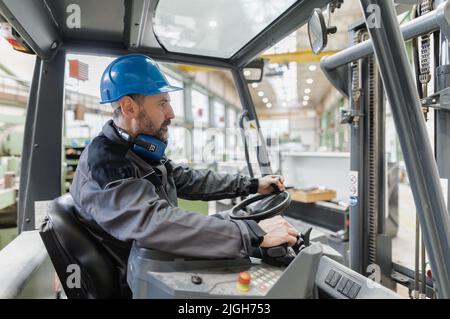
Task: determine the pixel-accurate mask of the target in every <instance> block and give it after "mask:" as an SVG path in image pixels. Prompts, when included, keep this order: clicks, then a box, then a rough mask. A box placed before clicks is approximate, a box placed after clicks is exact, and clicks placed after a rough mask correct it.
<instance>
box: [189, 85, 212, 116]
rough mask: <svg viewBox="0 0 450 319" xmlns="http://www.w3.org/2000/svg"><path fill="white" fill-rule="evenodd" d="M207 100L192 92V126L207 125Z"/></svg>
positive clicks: (202, 95)
mask: <svg viewBox="0 0 450 319" xmlns="http://www.w3.org/2000/svg"><path fill="white" fill-rule="evenodd" d="M208 109H209V98H208V96H207V95H205V94H203V93H201V92H199V91H197V90H192V119H193V120H194V124H195V123H196V122H197V124H200V123H201V124H208V123H209V119H208V116H209V112H208Z"/></svg>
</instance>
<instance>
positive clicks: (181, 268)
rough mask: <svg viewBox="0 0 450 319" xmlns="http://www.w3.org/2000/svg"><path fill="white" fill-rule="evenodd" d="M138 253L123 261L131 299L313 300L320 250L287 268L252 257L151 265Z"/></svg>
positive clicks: (311, 248) (301, 254) (311, 250)
mask: <svg viewBox="0 0 450 319" xmlns="http://www.w3.org/2000/svg"><path fill="white" fill-rule="evenodd" d="M144 254H145V251H143V250H139V249H136V248H135V247H134V248H133V249H132V251H131V254H130V258H129V265H128V284H129V285H130V287H131V290H132V292H133V297H134V298H313V297H314V296H313V292H314V278H316V271H317V267H318V265H319V262H320V258H321V256H322V246H321V245H320V244H312V245H310V246H308V247H306V248H304V249H303V250H301V251H300V252H299V254H298V255H297V256H296V257H295V258H294V260H293V261H292V262H291V263H290V264H289V265H288V266H287V267H277V266H272V265H269V264H266V263H264V262H263V261H262V260H261V259H257V258H251V261H250V262H248V263H246V262H243V261H239V260H235V261H233V260H229V261H198V262H197V264H196V265H195V264H194V265H193V261H187V260H186V261H182V260H173V261H167V260H166V261H162V260H155V259H150V258H145V256H144ZM147 257H148V256H147ZM167 264H170V267H167ZM164 265H166V266H164Z"/></svg>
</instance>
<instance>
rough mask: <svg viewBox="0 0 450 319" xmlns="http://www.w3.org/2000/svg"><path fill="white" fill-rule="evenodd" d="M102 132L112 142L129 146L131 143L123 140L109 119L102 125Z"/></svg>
mask: <svg viewBox="0 0 450 319" xmlns="http://www.w3.org/2000/svg"><path fill="white" fill-rule="evenodd" d="M102 133H103V134H104V135H105V136H106V137H107V138H108V139H109V140H111V141H113V142H114V143H117V144H120V145H122V146H126V147H128V148H131V146H132V144H131V143H130V142H127V141H125V140H124V139H123V138H122V137H121V136H120V135H119V133H118V132H117V130H116V129H115V128H114V125H113V121H112V120H109V121H108V122H106V123H105V125H103V128H102Z"/></svg>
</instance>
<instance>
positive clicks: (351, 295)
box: [347, 283, 361, 299]
mask: <svg viewBox="0 0 450 319" xmlns="http://www.w3.org/2000/svg"><path fill="white" fill-rule="evenodd" d="M360 289H361V286H360V285H358V284H357V283H354V284H353V286H352V289H350V291H349V292H348V294H347V296H348V297H349V298H351V299H355V298H356V296H357V295H358V292H359V290H360Z"/></svg>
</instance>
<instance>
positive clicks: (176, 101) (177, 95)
mask: <svg viewBox="0 0 450 319" xmlns="http://www.w3.org/2000/svg"><path fill="white" fill-rule="evenodd" d="M166 78H167V80H168V81H169V83H170V84H171V85H173V86H178V87H180V88H182V87H184V86H183V82H182V81H179V80H177V79H175V78H173V77H171V76H166ZM169 95H170V100H171V103H170V104H171V105H172V109H173V112H174V113H175V118H179V119H183V118H184V91H174V92H170V93H169Z"/></svg>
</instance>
